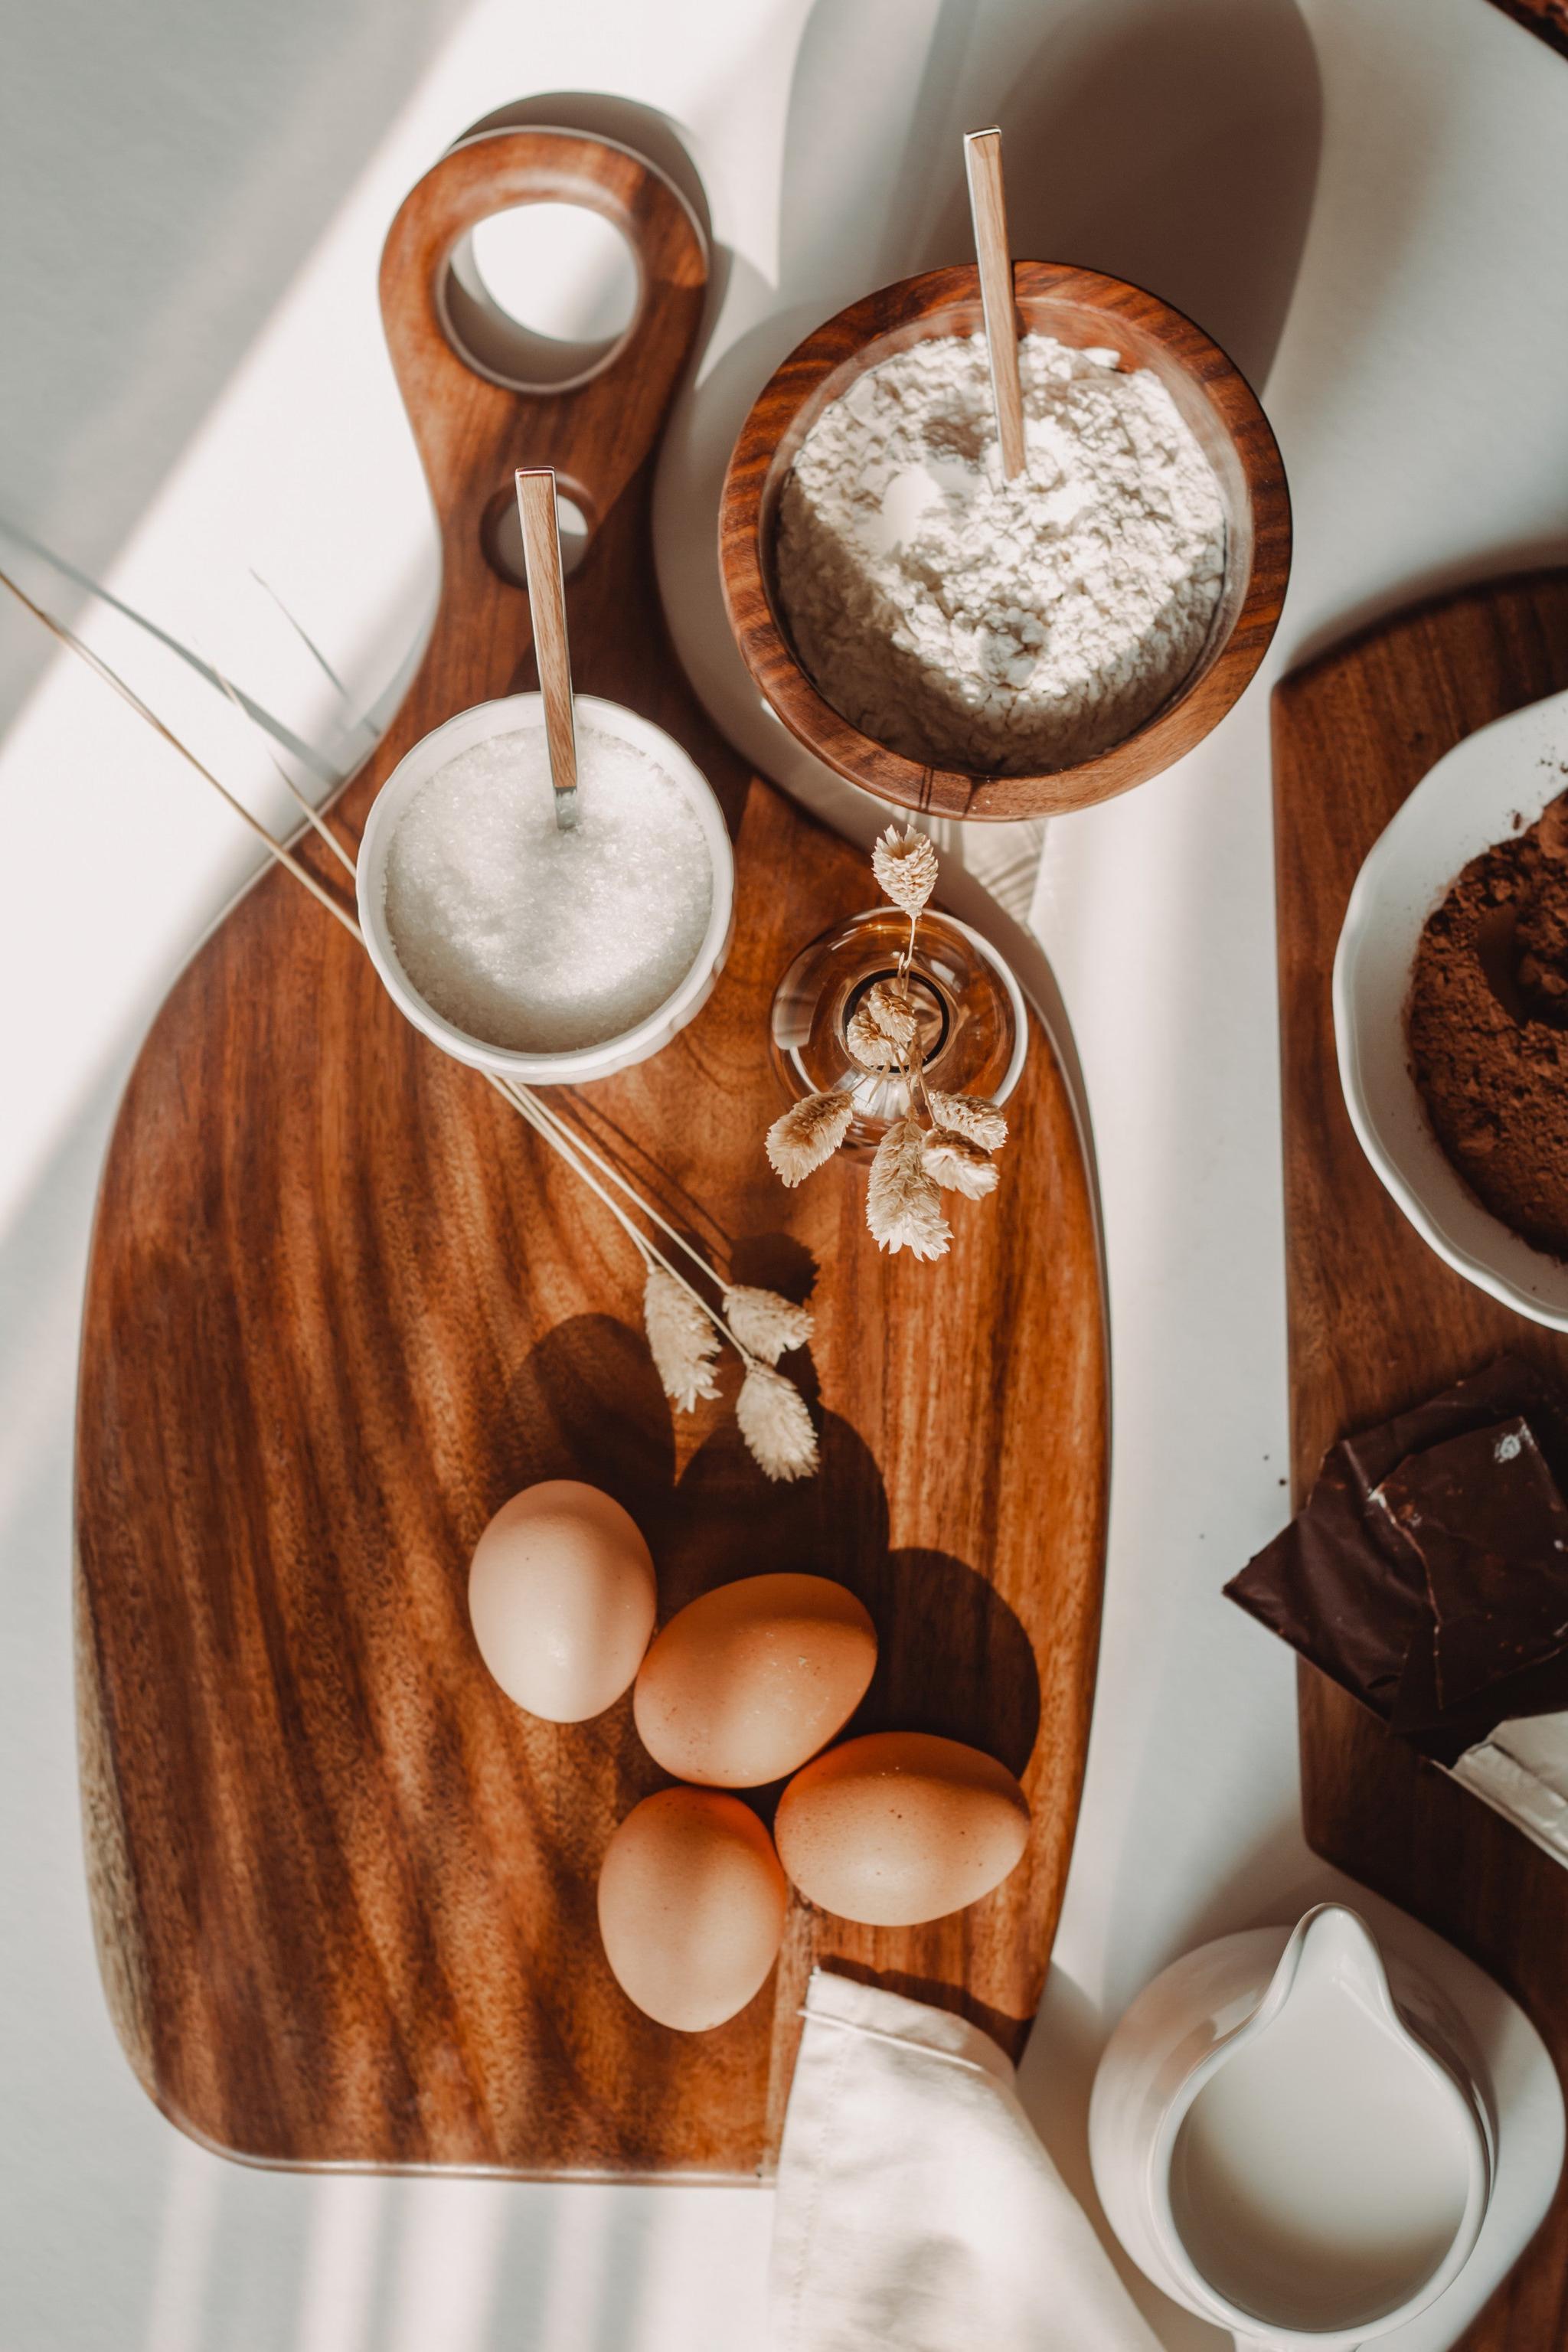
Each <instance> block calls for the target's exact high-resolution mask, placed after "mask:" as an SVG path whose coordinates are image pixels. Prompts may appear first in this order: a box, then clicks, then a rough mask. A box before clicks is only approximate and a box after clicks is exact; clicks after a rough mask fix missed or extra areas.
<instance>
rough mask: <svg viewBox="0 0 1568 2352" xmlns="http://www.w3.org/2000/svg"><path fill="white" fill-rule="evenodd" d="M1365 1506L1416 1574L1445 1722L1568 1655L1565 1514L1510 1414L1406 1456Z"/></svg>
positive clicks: (1533, 1447) (1529, 1437) (1537, 1455)
mask: <svg viewBox="0 0 1568 2352" xmlns="http://www.w3.org/2000/svg"><path fill="white" fill-rule="evenodd" d="M1371 1501H1372V1503H1373V1507H1374V1508H1381V1509H1382V1510H1383V1511H1384V1512H1385V1513H1386V1514H1387V1515H1388V1517H1389V1518H1390V1519H1391V1520H1392V1521H1393V1523H1394V1527H1396V1528H1398V1530H1399V1531H1400V1533H1401V1534H1402V1535H1403V1536H1404V1537H1405V1539H1406V1540H1407V1541H1408V1542H1409V1543H1410V1545H1411V1546H1412V1547H1413V1549H1415V1552H1416V1553H1417V1554H1418V1556H1419V1558H1420V1559H1421V1562H1422V1566H1423V1568H1424V1570H1425V1573H1426V1592H1427V1598H1428V1600H1429V1602H1430V1604H1431V1610H1432V1615H1433V1619H1434V1623H1435V1633H1434V1639H1433V1645H1432V1663H1433V1674H1434V1679H1435V1682H1436V1696H1437V1703H1438V1705H1439V1706H1440V1707H1441V1708H1442V1709H1443V1711H1444V1713H1445V1714H1447V1713H1450V1712H1452V1711H1454V1710H1457V1709H1458V1708H1462V1707H1463V1706H1466V1705H1467V1703H1468V1701H1470V1700H1472V1699H1475V1698H1478V1697H1479V1696H1480V1695H1481V1694H1482V1693H1483V1692H1484V1691H1488V1690H1490V1689H1491V1688H1492V1687H1493V1686H1494V1685H1496V1684H1498V1683H1500V1682H1503V1681H1505V1680H1506V1679H1507V1678H1508V1677H1509V1676H1510V1675H1516V1674H1519V1673H1521V1671H1522V1670H1523V1669H1524V1668H1525V1667H1526V1666H1530V1665H1534V1664H1539V1663H1541V1662H1542V1661H1543V1660H1545V1659H1547V1658H1550V1657H1552V1656H1554V1655H1555V1654H1557V1652H1558V1651H1560V1650H1562V1649H1563V1648H1564V1647H1565V1646H1568V1505H1565V1504H1564V1502H1563V1497H1562V1496H1561V1495H1560V1494H1559V1492H1558V1490H1557V1482H1556V1480H1555V1479H1554V1478H1553V1477H1552V1473H1551V1471H1550V1470H1549V1469H1548V1468H1547V1466H1546V1464H1545V1462H1544V1461H1543V1459H1542V1454H1541V1449H1540V1447H1539V1446H1538V1445H1537V1444H1536V1442H1535V1437H1534V1433H1533V1432H1532V1431H1531V1426H1530V1423H1528V1422H1527V1421H1526V1420H1524V1419H1523V1417H1522V1415H1520V1414H1517V1413H1516V1414H1515V1415H1514V1416H1513V1417H1512V1419H1510V1420H1509V1421H1502V1422H1494V1423H1492V1424H1491V1425H1490V1427H1489V1428H1486V1429H1475V1430H1469V1431H1467V1432H1466V1433H1465V1434H1464V1435H1463V1436H1460V1437H1451V1438H1449V1439H1448V1440H1447V1442H1446V1443H1445V1444H1441V1445H1434V1446H1432V1447H1430V1448H1429V1449H1428V1450H1427V1451H1426V1453H1425V1454H1412V1455H1411V1456H1410V1457H1409V1458H1408V1459H1407V1460H1406V1461H1405V1462H1403V1463H1401V1465H1399V1467H1398V1469H1397V1470H1394V1472H1392V1473H1391V1475H1389V1476H1388V1477H1387V1478H1385V1479H1384V1482H1383V1484H1382V1486H1378V1487H1377V1488H1376V1489H1375V1490H1374V1491H1373V1495H1372V1496H1371Z"/></svg>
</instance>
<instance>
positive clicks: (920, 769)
mask: <svg viewBox="0 0 1568 2352" xmlns="http://www.w3.org/2000/svg"><path fill="white" fill-rule="evenodd" d="M1014 293H1015V298H1016V301H1017V304H1018V307H1019V309H1020V310H1021V311H1023V313H1024V314H1025V325H1026V328H1027V329H1030V330H1031V331H1033V330H1034V328H1035V321H1034V320H1033V319H1032V318H1031V317H1030V316H1029V313H1030V311H1031V310H1037V309H1039V308H1041V307H1043V306H1045V305H1047V304H1049V305H1055V306H1058V307H1062V308H1067V307H1076V308H1078V309H1080V310H1094V311H1097V312H1099V313H1100V315H1101V316H1102V317H1103V318H1104V319H1105V320H1106V321H1107V324H1108V328H1109V327H1110V326H1111V325H1113V324H1115V323H1117V322H1120V326H1121V334H1122V337H1123V339H1124V340H1127V339H1131V341H1134V342H1135V343H1142V344H1145V345H1150V344H1152V345H1157V346H1158V347H1159V349H1160V351H1161V352H1162V354H1163V356H1165V357H1166V358H1168V360H1169V361H1170V362H1171V365H1172V369H1173V373H1176V374H1177V375H1178V376H1180V377H1182V378H1184V380H1185V382H1186V383H1188V384H1189V385H1190V386H1192V387H1193V389H1194V392H1195V394H1196V395H1197V397H1198V399H1199V400H1200V401H1201V402H1202V403H1203V404H1205V406H1206V407H1207V409H1208V410H1209V412H1210V414H1211V415H1212V417H1213V419H1214V421H1215V424H1216V425H1218V427H1219V428H1220V430H1221V432H1222V433H1223V434H1224V436H1225V437H1226V439H1227V440H1228V442H1229V445H1230V447H1231V449H1232V450H1233V452H1234V453H1235V457H1236V460H1237V472H1238V475H1239V479H1240V483H1241V486H1242V488H1243V489H1244V491H1245V494H1246V498H1247V505H1248V509H1249V514H1250V520H1251V525H1252V532H1251V537H1252V546H1251V550H1250V555H1249V561H1248V567H1247V583H1246V588H1245V591H1244V593H1243V595H1242V598H1241V601H1240V604H1239V605H1238V607H1237V611H1236V613H1235V615H1234V618H1233V619H1232V622H1231V624H1230V626H1229V629H1228V631H1227V632H1226V635H1225V636H1224V638H1223V639H1222V640H1221V642H1220V643H1219V645H1218V646H1217V647H1215V650H1214V651H1213V653H1212V656H1209V655H1208V654H1207V650H1206V649H1205V655H1200V656H1199V663H1198V665H1197V666H1196V670H1195V675H1194V674H1189V675H1190V676H1191V683H1190V684H1187V683H1184V684H1183V685H1181V686H1178V687H1177V688H1176V689H1175V690H1174V692H1173V695H1172V696H1171V697H1170V698H1168V699H1167V700H1166V701H1164V702H1163V703H1162V704H1161V705H1160V707H1159V709H1157V710H1155V711H1154V712H1153V713H1152V716H1151V717H1150V718H1149V719H1145V720H1144V721H1143V723H1142V726H1141V727H1139V728H1136V729H1135V730H1133V732H1132V733H1131V735H1128V736H1124V737H1123V738H1122V739H1121V741H1120V742H1118V743H1114V744H1112V745H1110V748H1109V749H1108V750H1106V751H1101V752H1097V753H1096V754H1095V756H1094V757H1093V758H1092V759H1089V760H1084V761H1078V762H1077V763H1075V764H1073V765H1071V766H1068V767H1064V768H1058V769H1053V770H1048V771H1046V772H1041V773H1038V774H1035V775H1028V776H983V775H979V774H975V773H969V772H964V771H963V770H960V769H954V768H943V767H937V766H927V765H922V764H921V762H920V761H915V760H911V759H909V758H907V757H906V756H905V755H904V754H903V753H902V752H899V751H892V750H890V749H889V747H888V746H887V745H886V744H883V743H879V742H878V741H876V740H874V738H872V737H870V736H868V735H865V734H862V733H861V731H860V730H859V729H858V728H856V727H854V726H852V725H851V724H850V722H849V721H848V720H847V719H845V718H844V717H843V716H842V715H841V714H840V713H839V712H838V711H837V710H836V709H834V708H833V706H832V705H831V704H830V703H829V702H827V701H826V700H825V699H824V698H823V697H822V696H821V695H820V694H819V693H818V692H817V690H816V687H815V686H814V685H813V684H812V682H811V679H810V678H809V677H807V675H806V673H805V669H804V668H803V667H801V665H800V663H799V662H798V661H797V660H796V658H795V652H794V649H793V647H792V646H791V645H790V643H789V639H788V637H787V635H786V634H785V632H784V628H783V627H782V625H780V622H779V620H778V618H777V616H776V614H775V612H774V608H773V596H772V593H771V590H770V587H769V583H768V572H767V562H766V555H765V550H764V540H765V538H766V536H767V534H768V533H769V532H770V531H771V529H772V521H773V488H774V485H775V484H776V482H777V481H778V480H780V479H782V476H783V473H784V471H786V470H787V465H788V464H789V463H791V462H793V459H794V454H795V449H794V446H792V435H795V436H796V442H795V446H797V445H798V437H800V436H803V435H804V430H805V427H804V426H803V425H801V423H800V420H801V418H802V415H803V412H805V410H806V409H807V408H808V406H810V404H813V403H814V402H815V401H816V399H817V396H818V395H819V394H820V393H821V392H822V389H823V387H824V385H825V384H826V383H827V382H828V381H829V379H830V378H831V377H832V376H833V375H835V374H836V373H837V372H838V371H840V370H841V369H842V370H847V369H849V368H851V367H852V366H853V364H854V362H855V361H856V360H857V359H858V357H859V355H860V354H862V353H863V352H865V351H866V350H867V349H868V347H869V346H871V345H873V344H876V343H879V342H882V341H886V340H889V339H890V338H895V337H898V336H900V335H902V336H903V337H904V338H905V339H906V341H910V342H914V341H926V340H930V339H933V338H934V337H935V336H937V335H940V334H942V333H943V332H952V331H953V330H952V325H951V324H949V325H947V326H945V327H944V326H943V325H942V323H941V321H942V320H944V319H947V320H952V318H953V316H954V314H959V313H968V312H973V320H972V321H971V322H970V323H969V324H968V325H967V326H966V327H965V328H964V330H963V331H966V332H973V331H975V330H976V329H977V328H978V327H979V325H980V323H981V302H980V287H979V272H978V270H977V269H976V268H975V267H974V266H973V264H972V263H965V264H962V265H952V266H950V267H947V268H942V269H928V270H922V271H921V272H920V273H918V274H917V275H916V276H914V277H912V278H899V279H896V280H895V281H894V282H893V283H892V284H890V285H888V286H884V287H880V288H879V289H877V290H876V291H875V292H873V293H870V294H867V295H863V296H862V297H861V298H860V299H859V300H858V301H856V302H852V303H850V304H849V305H848V306H847V308H846V309H844V310H839V311H837V312H835V314H834V315H833V316H832V317H831V318H829V319H826V320H823V322H822V324H821V325H820V326H818V327H816V328H814V329H813V330H812V331H811V333H810V334H808V335H807V336H805V339H804V340H803V341H800V342H799V343H797V344H796V345H795V349H794V350H793V351H792V352H790V353H789V354H788V356H787V357H786V358H785V359H784V360H783V361H781V362H780V363H779V365H778V366H777V367H776V368H775V369H774V370H773V373H772V374H771V375H770V376H769V378H768V380H767V382H766V383H765V384H764V385H763V388H762V390H761V391H760V392H759V393H758V394H757V396H756V398H755V399H754V400H753V402H752V405H751V407H750V409H749V410H748V411H747V414H746V417H745V421H744V423H743V424H742V426H741V430H740V433H739V434H738V436H736V440H735V446H734V447H733V449H732V450H731V456H730V462H729V465H728V467H727V468H726V469H725V475H724V483H723V488H722V492H721V498H720V507H719V570H720V577H721V584H722V588H723V594H724V607H725V612H726V614H727V615H728V618H729V622H730V629H731V635H732V636H733V638H734V640H735V644H736V646H737V648H738V649H739V651H740V654H741V657H742V661H743V662H744V663H745V666H746V668H747V670H748V671H749V672H750V674H751V677H752V680H753V682H754V684H755V685H756V687H757V688H758V690H759V691H760V692H761V694H762V696H763V700H764V702H765V703H766V705H767V706H768V708H769V709H771V710H772V711H773V713H774V714H775V715H776V716H777V717H778V718H779V719H781V720H782V721H783V723H784V726H785V727H787V728H788V730H789V731H790V732H791V734H792V735H794V736H795V738H796V740H798V741H800V742H801V743H803V744H804V745H805V748H806V750H807V751H811V752H813V753H814V754H815V755H816V757H817V758H818V759H820V760H822V761H825V762H826V764H827V766H829V767H830V768H832V769H833V770H834V771H835V772H837V774H838V775H840V776H843V777H845V778H847V781H848V782H851V783H854V784H858V786H859V787H860V788H861V790H862V791H864V792H868V793H872V794H874V795H875V797H877V798H878V799H879V800H883V801H888V802H890V803H893V805H895V806H896V807H901V808H908V809H915V810H920V811H921V812H923V813H926V814H931V815H937V816H954V817H965V818H972V819H973V818H978V819H990V820H993V821H997V822H1005V820H1007V819H1009V818H1016V817H1025V816H1040V815H1046V814H1053V813H1058V812H1060V811H1065V810H1068V809H1074V808H1085V807H1089V806H1090V805H1091V804H1092V803H1095V802H1097V801H1102V800H1109V799H1110V798H1111V797H1112V795H1113V794H1115V793H1122V792H1127V791H1129V790H1131V787H1132V786H1133V785H1134V784H1139V783H1142V782H1145V781H1146V779H1147V778H1149V777H1150V776H1153V775H1157V774H1158V773H1159V772H1161V771H1162V770H1163V769H1164V768H1167V767H1169V766H1170V765H1171V764H1172V763H1173V761H1176V760H1178V759H1180V758H1181V757H1182V756H1183V754H1184V752H1186V751H1191V750H1192V749H1193V747H1194V744H1196V743H1198V742H1200V741H1201V740H1202V739H1203V738H1204V736H1205V735H1206V734H1208V733H1209V732H1210V731H1211V730H1212V729H1213V728H1215V726H1217V725H1218V723H1219V721H1220V719H1223V718H1224V717H1225V715H1226V712H1227V711H1228V710H1229V709H1230V708H1231V706H1232V705H1233V704H1234V703H1235V702H1236V700H1237V698H1238V697H1239V696H1240V694H1241V693H1242V691H1243V690H1244V688H1246V687H1247V684H1248V683H1249V681H1250V680H1251V678H1252V677H1253V676H1254V675H1255V673H1256V671H1257V670H1258V665H1259V664H1260V663H1261V661H1262V659H1263V656H1264V655H1265V654H1266V652H1267V651H1268V645H1269V642H1270V640H1271V638H1272V637H1273V635H1274V631H1275V627H1276V625H1278V622H1279V614H1280V609H1281V607H1282V605H1283V604H1284V599H1285V588H1286V583H1287V581H1288V579H1289V570H1290V541H1291V524H1290V497H1289V487H1288V485H1287V482H1286V478H1285V467H1284V461H1283V459H1282V458H1281V457H1280V454H1279V444H1278V442H1277V441H1276V439H1275V437H1274V434H1273V430H1272V428H1271V427H1270V425H1269V423H1268V418H1267V416H1266V415H1264V412H1263V409H1262V406H1261V404H1259V402H1258V398H1257V395H1256V394H1254V392H1253V391H1252V388H1251V386H1250V385H1249V384H1248V383H1247V379H1246V377H1245V376H1244V375H1243V374H1242V373H1241V371H1240V370H1239V368H1237V366H1236V364H1235V362H1234V361H1232V360H1231V359H1230V358H1229V357H1228V356H1227V354H1226V352H1224V351H1222V349H1221V348H1220V346H1219V345H1218V344H1217V343H1216V342H1215V341H1213V339H1212V337H1210V336H1208V335H1206V334H1205V332H1204V331H1203V329H1202V328H1201V327H1199V326H1197V325H1196V324H1195V323H1194V321H1193V320H1191V319H1189V318H1188V317H1187V316H1186V314H1185V313H1184V311H1181V310H1176V309H1175V308H1174V306H1173V304H1171V303H1169V302H1165V301H1163V300H1162V299H1161V298H1160V297H1159V296H1158V295H1156V294H1152V293H1150V292H1149V291H1148V290H1147V289H1146V288H1143V287H1141V286H1135V285H1133V284H1132V283H1131V280H1130V279H1127V278H1111V277H1108V276H1107V275H1105V274H1104V273H1103V272H1102V271H1100V270H1093V269H1083V268H1078V267H1077V266H1076V265H1074V264H1072V263H1068V262H1047V261H1017V262H1015V264H1014ZM922 325H927V326H929V329H930V333H929V336H928V335H921V333H919V332H918V330H919V329H920V328H921V326H922ZM1068 340H1070V338H1069V339H1068ZM1111 340H1113V337H1112V336H1111V335H1110V333H1109V332H1108V334H1107V335H1106V337H1105V338H1104V341H1108V342H1109V341H1111ZM1138 363H1139V364H1140V365H1142V364H1143V363H1144V362H1143V361H1142V360H1140V361H1139V362H1138Z"/></svg>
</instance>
